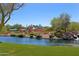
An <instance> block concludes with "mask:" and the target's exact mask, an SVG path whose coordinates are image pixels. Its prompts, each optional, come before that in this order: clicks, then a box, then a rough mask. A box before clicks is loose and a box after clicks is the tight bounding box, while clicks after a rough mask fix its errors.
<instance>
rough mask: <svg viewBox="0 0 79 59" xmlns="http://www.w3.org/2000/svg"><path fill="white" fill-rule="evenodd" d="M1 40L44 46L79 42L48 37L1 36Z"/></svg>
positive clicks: (78, 42)
mask: <svg viewBox="0 0 79 59" xmlns="http://www.w3.org/2000/svg"><path fill="white" fill-rule="evenodd" d="M0 41H1V42H10V43H16V44H33V45H43V46H64V45H65V44H79V40H77V41H71V40H70V41H69V40H48V39H41V40H38V39H35V38H18V37H0Z"/></svg>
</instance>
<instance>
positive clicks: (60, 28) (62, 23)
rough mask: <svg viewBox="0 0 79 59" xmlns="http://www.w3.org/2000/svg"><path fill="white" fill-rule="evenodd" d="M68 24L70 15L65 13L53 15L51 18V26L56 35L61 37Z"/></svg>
mask: <svg viewBox="0 0 79 59" xmlns="http://www.w3.org/2000/svg"><path fill="white" fill-rule="evenodd" d="M69 24H70V16H69V15H68V14H66V13H62V14H60V16H59V17H57V18H56V17H55V18H53V19H52V20H51V25H52V28H53V30H54V32H55V34H56V35H57V36H58V37H61V36H62V34H63V33H64V32H66V31H67V28H68V25H69Z"/></svg>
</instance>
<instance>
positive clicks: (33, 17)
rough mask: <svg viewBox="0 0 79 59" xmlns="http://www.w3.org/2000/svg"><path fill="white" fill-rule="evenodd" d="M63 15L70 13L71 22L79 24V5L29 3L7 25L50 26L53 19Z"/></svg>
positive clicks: (14, 14)
mask: <svg viewBox="0 0 79 59" xmlns="http://www.w3.org/2000/svg"><path fill="white" fill-rule="evenodd" d="M61 13H68V14H69V15H70V16H71V21H77V22H79V4H73V3H71V4H68V3H66V4H65V3H60V4H58V3H27V4H25V5H24V6H23V7H22V8H20V9H19V10H17V11H14V12H13V14H12V16H11V19H10V21H9V22H8V23H7V24H11V25H13V24H16V23H18V24H22V25H24V26H26V25H30V24H34V25H39V24H41V25H42V26H50V21H51V19H53V17H58V16H59V15H60V14H61Z"/></svg>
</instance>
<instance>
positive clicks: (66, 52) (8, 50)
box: [0, 43, 79, 56]
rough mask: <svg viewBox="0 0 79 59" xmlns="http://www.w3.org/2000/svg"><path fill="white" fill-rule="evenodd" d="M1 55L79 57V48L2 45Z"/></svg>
mask: <svg viewBox="0 0 79 59" xmlns="http://www.w3.org/2000/svg"><path fill="white" fill-rule="evenodd" d="M0 55H8V56H79V47H68V46H34V45H21V44H10V43H0Z"/></svg>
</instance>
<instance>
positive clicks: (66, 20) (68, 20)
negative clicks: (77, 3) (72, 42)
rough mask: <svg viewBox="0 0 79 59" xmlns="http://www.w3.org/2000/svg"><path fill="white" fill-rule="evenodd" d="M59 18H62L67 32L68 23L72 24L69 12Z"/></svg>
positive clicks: (62, 24)
mask: <svg viewBox="0 0 79 59" xmlns="http://www.w3.org/2000/svg"><path fill="white" fill-rule="evenodd" d="M59 19H60V20H62V23H61V27H62V29H63V30H65V32H66V30H67V28H68V25H69V24H70V16H69V15H68V14H67V13H62V14H61V15H60V17H59Z"/></svg>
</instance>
